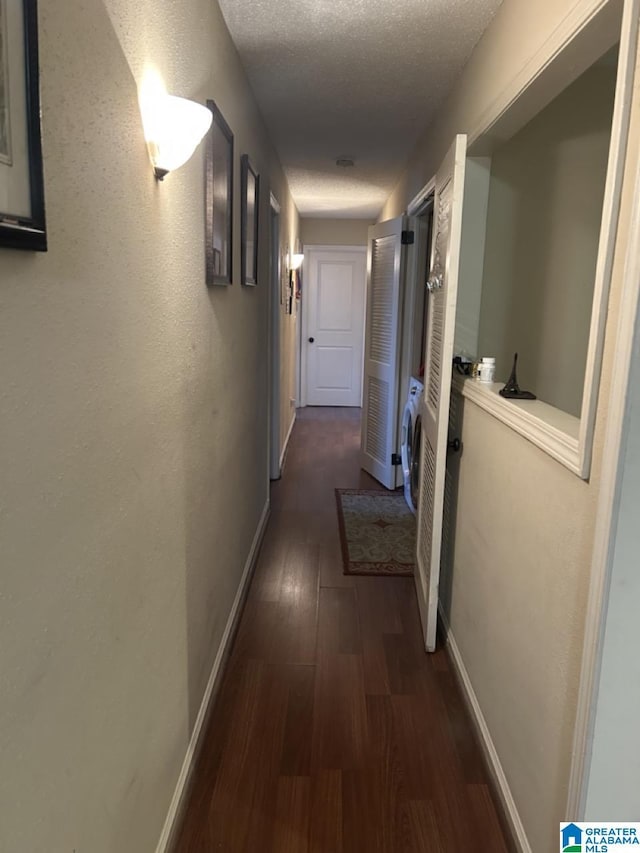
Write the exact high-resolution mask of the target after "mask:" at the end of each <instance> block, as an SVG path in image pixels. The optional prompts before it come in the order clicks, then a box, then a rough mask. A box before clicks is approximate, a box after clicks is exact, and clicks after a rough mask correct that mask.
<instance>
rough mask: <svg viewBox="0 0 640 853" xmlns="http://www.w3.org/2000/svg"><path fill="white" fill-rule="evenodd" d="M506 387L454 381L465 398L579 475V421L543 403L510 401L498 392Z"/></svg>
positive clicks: (502, 384)
mask: <svg viewBox="0 0 640 853" xmlns="http://www.w3.org/2000/svg"><path fill="white" fill-rule="evenodd" d="M503 387H504V383H503V382H491V383H489V382H486V383H485V382H478V380H477V379H459V378H458V377H456V378H455V379H454V388H455V389H456V390H457V391H459V392H460V393H461V394H462V396H463V397H465V398H466V399H467V400H471V402H472V403H475V404H476V406H479V407H480V408H481V409H484V411H485V412H488V413H489V414H490V415H493V417H494V418H497V419H498V420H499V421H502V423H503V424H506V425H507V426H508V427H510V428H511V429H512V430H515V432H517V433H519V434H520V435H522V436H523V437H524V438H526V439H527V440H528V441H530V442H531V443H532V444H535V445H536V446H537V447H539V448H540V449H541V450H544V452H545V453H548V454H549V456H552V457H553V458H554V459H555V460H556V461H557V462H560V463H561V464H562V465H564V466H565V467H566V468H568V469H569V470H570V471H573V473H574V474H578V475H580V473H581V468H580V448H579V438H578V436H579V430H580V419H579V418H576V417H574V416H573V415H569V414H567V412H563V411H562V410H561V409H556V408H555V407H554V406H550V405H549V404H548V403H543V402H542V401H541V400H507V399H505V398H504V397H501V396H500V394H499V393H498V392H499V390H500V388H503Z"/></svg>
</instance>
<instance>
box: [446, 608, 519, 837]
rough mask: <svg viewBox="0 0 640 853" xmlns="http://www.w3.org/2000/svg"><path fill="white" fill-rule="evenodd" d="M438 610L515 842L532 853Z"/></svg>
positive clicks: (458, 656) (486, 727) (479, 712)
mask: <svg viewBox="0 0 640 853" xmlns="http://www.w3.org/2000/svg"><path fill="white" fill-rule="evenodd" d="M438 610H439V615H440V620H441V622H442V625H443V627H444V630H445V634H446V637H447V645H448V647H449V651H450V653H451V660H452V661H453V665H454V667H455V670H456V675H457V677H458V681H459V683H460V686H461V688H462V691H463V693H464V697H465V699H466V702H467V707H468V709H469V712H470V713H471V716H472V718H473V722H474V724H475V727H476V731H477V733H478V736H479V738H480V745H481V747H482V752H483V754H484V758H485V761H486V763H487V766H488V768H489V771H490V773H491V775H492V777H493V782H494V784H495V788H496V791H497V793H498V795H499V797H500V801H501V804H502V809H503V811H504V814H505V817H506V819H507V821H508V822H509V826H510V829H511V835H512V838H513V841H514V843H515V845H516V847H517V849H518V850H519V851H520V853H531V845H530V844H529V840H528V838H527V834H526V832H525V831H524V826H523V825H522V820H521V819H520V815H519V814H518V809H517V807H516V803H515V800H514V799H513V795H512V793H511V789H510V788H509V783H508V782H507V777H506V775H505V772H504V770H503V769H502V764H501V763H500V758H499V756H498V751H497V749H496V747H495V744H494V742H493V740H492V738H491V732H490V731H489V727H488V726H487V722H486V720H485V718H484V715H483V713H482V709H481V708H480V703H479V702H478V697H477V696H476V694H475V692H474V689H473V686H472V684H471V679H470V678H469V673H468V672H467V669H466V667H465V665H464V661H463V659H462V654H461V653H460V649H459V648H458V645H457V643H456V641H455V637H454V636H453V633H452V631H451V628H450V626H449V622H448V621H447V618H446V616H445V615H444V613H443V611H442V608H441V607H440V606H439V607H438Z"/></svg>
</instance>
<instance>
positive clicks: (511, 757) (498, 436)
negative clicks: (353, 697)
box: [380, 0, 640, 853]
mask: <svg viewBox="0 0 640 853" xmlns="http://www.w3.org/2000/svg"><path fill="white" fill-rule="evenodd" d="M573 5H574V4H571V3H567V2H563V3H557V2H556V0H544V2H541V3H536V4H530V3H528V2H526V0H505V2H504V3H503V5H502V7H501V8H500V10H499V11H498V13H497V15H496V18H495V19H494V21H493V22H492V24H491V26H490V27H489V29H488V30H487V32H486V34H485V36H484V37H483V39H482V40H481V42H480V43H479V44H478V46H477V48H476V50H475V52H474V54H473V56H472V57H471V60H470V62H469V64H468V66H467V68H466V70H465V71H464V73H463V74H462V76H461V78H460V80H459V82H458V84H457V86H456V89H455V91H454V92H453V93H452V95H451V97H450V98H449V99H448V100H447V102H446V103H445V105H444V107H443V109H442V110H441V112H440V115H439V118H438V120H437V121H436V123H435V124H434V125H433V126H432V127H431V128H430V129H429V132H428V134H427V135H426V136H425V137H424V139H423V140H422V141H421V142H420V144H419V145H418V147H417V149H416V152H415V154H414V156H413V158H412V159H411V162H410V163H409V166H408V168H407V170H406V172H405V173H404V174H403V176H402V178H401V180H400V182H399V184H398V187H397V188H396V190H395V191H394V193H393V194H392V196H391V197H390V199H389V201H388V202H387V204H386V205H385V207H384V209H383V211H382V213H381V217H380V218H381V219H387V218H390V217H393V216H397V215H398V214H399V213H400V212H402V210H403V209H405V208H406V205H407V203H408V201H409V200H410V199H411V198H412V197H413V196H414V195H415V194H416V193H417V192H418V190H419V189H420V188H421V187H422V186H424V184H426V182H427V181H428V180H429V179H430V177H431V176H432V175H433V174H434V173H435V171H436V169H437V167H438V165H439V163H440V161H441V159H442V157H443V155H444V153H445V152H446V150H447V148H448V147H449V145H450V144H451V141H452V139H453V137H454V135H455V133H457V132H466V131H469V130H470V129H472V128H473V127H475V126H476V125H477V124H478V123H479V121H480V118H481V116H482V115H483V113H485V112H486V111H487V109H488V108H489V107H490V105H491V104H492V103H493V101H494V100H495V99H496V98H497V97H498V95H499V94H500V92H501V91H502V90H503V89H504V87H505V86H506V84H507V82H508V81H509V80H510V79H511V78H512V77H513V76H514V75H515V74H516V73H518V72H519V71H520V70H521V69H522V68H523V67H524V65H525V63H526V62H527V61H528V60H529V58H530V57H532V56H533V55H534V53H535V52H536V50H537V49H538V48H540V47H541V46H542V45H543V43H544V42H545V41H546V39H547V38H548V37H549V35H550V34H551V33H552V32H553V30H554V29H555V27H557V26H558V25H559V24H560V23H561V21H562V20H563V19H564V18H565V17H566V16H567V14H568V12H569V10H570V8H571V7H572V6H573ZM639 95H640V93H639V92H638V91H637V89H636V93H635V99H634V104H635V106H634V109H635V115H634V117H633V118H632V134H631V139H630V144H629V154H628V157H627V166H626V172H625V180H624V188H623V199H622V207H621V215H620V223H619V228H618V241H617V247H616V259H615V265H614V272H613V280H612V291H611V296H610V301H609V313H608V318H607V329H606V343H605V353H604V362H603V369H602V380H601V385H600V403H599V409H598V414H597V421H596V434H595V442H594V461H593V466H592V471H591V479H590V482H588V483H587V482H583V481H581V480H580V479H579V478H577V477H576V476H575V475H573V474H572V473H570V472H569V471H568V470H567V469H566V468H564V467H563V466H562V465H560V464H558V463H556V462H554V461H553V460H552V459H551V458H550V457H548V456H547V455H546V454H544V453H543V452H542V451H540V450H538V449H537V448H535V447H534V446H533V445H532V444H530V443H529V442H527V441H526V440H525V439H524V438H522V437H520V436H518V435H517V434H516V433H514V432H513V431H511V430H509V429H508V428H507V427H506V426H504V425H503V424H501V423H500V422H498V421H497V420H496V419H495V418H493V417H492V416H491V415H489V414H487V413H485V412H483V411H481V410H480V409H478V408H477V407H476V406H475V405H474V404H473V403H469V402H468V401H467V402H466V403H465V405H464V423H463V427H462V441H463V453H462V457H461V460H460V482H459V500H458V506H457V523H456V529H455V551H454V565H453V571H452V574H451V575H449V576H446V575H445V576H444V577H443V578H442V579H441V585H442V587H441V591H442V593H443V598H444V603H445V608H446V611H447V613H448V615H449V618H450V622H451V627H452V631H453V634H454V636H455V639H456V641H457V644H458V646H459V648H460V651H461V654H462V658H463V661H464V664H465V667H466V669H467V671H468V674H469V677H470V680H471V683H472V686H473V689H474V691H475V692H476V694H477V696H478V699H479V702H480V707H481V710H482V713H483V715H484V717H485V720H486V722H487V725H488V728H489V731H490V733H491V737H492V739H493V741H494V743H495V745H496V748H497V751H498V756H499V759H500V761H501V763H502V766H503V769H504V771H505V774H506V777H507V780H508V783H509V786H510V788H511V791H512V793H513V796H514V798H515V803H516V806H517V809H518V811H519V813H520V816H521V818H522V820H523V823H524V827H525V830H526V833H527V836H528V839H529V842H530V845H531V849H532V851H533V853H555V851H556V850H557V832H558V829H557V827H558V821H560V820H561V819H563V818H564V817H565V804H566V796H567V790H568V779H569V769H570V763H571V747H572V737H573V725H574V718H575V711H576V697H577V689H578V681H579V673H580V663H581V652H582V637H583V630H584V625H583V622H584V608H585V603H586V599H587V592H588V581H589V563H590V558H591V550H592V535H593V533H592V531H593V526H594V521H595V504H596V499H597V495H598V486H599V482H600V467H601V458H602V437H603V429H604V426H605V422H606V414H607V413H606V407H605V402H604V401H606V400H607V398H608V397H607V392H608V387H609V381H610V377H611V375H612V370H613V369H614V365H613V364H612V342H613V340H614V339H615V334H616V327H617V321H618V311H617V307H618V301H619V292H620V286H621V279H622V270H623V255H624V250H625V246H626V240H627V232H628V222H629V213H630V209H631V204H632V198H633V188H634V187H633V185H634V176H635V172H636V169H637V167H638V150H639V149H640V146H639V138H638V137H639V134H638V130H639V128H640V97H639Z"/></svg>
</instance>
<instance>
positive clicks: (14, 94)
mask: <svg viewBox="0 0 640 853" xmlns="http://www.w3.org/2000/svg"><path fill="white" fill-rule="evenodd" d="M0 246H7V247H9V248H12V249H27V250H31V251H37V252H46V250H47V231H46V226H45V215H44V177H43V171H42V140H41V132H40V93H39V84H38V9H37V2H36V0H0Z"/></svg>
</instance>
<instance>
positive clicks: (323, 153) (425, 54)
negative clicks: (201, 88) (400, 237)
mask: <svg viewBox="0 0 640 853" xmlns="http://www.w3.org/2000/svg"><path fill="white" fill-rule="evenodd" d="M500 2H501V0H220V6H221V8H222V12H223V14H224V17H225V20H226V22H227V25H228V27H229V30H230V31H231V35H232V37H233V40H234V42H235V44H236V46H237V48H238V50H239V52H240V56H241V58H242V61H243V63H244V66H245V68H246V70H247V73H248V75H249V79H250V81H251V85H252V87H253V90H254V92H255V95H256V98H257V100H258V103H259V105H260V109H261V111H262V114H263V116H264V119H265V122H266V124H267V127H268V129H269V133H270V134H271V138H272V140H273V142H274V144H275V146H276V149H277V151H278V154H279V156H280V159H281V162H282V164H283V166H284V169H285V172H286V174H287V178H288V180H289V184H290V186H291V191H292V193H293V197H294V200H295V202H296V204H297V206H298V209H299V211H300V213H301V214H302V215H303V216H342V217H371V218H375V217H376V216H377V214H378V213H379V211H380V209H381V207H382V205H383V203H384V202H385V201H386V199H387V197H388V196H389V194H390V192H391V191H392V189H393V187H394V186H395V184H396V182H397V180H398V178H399V175H400V173H401V171H402V169H403V167H404V165H405V163H406V160H407V157H408V156H409V154H410V152H411V150H412V149H413V147H414V145H415V144H416V142H417V140H418V137H419V136H420V134H421V132H422V131H424V130H425V128H426V127H427V125H428V123H429V121H430V119H431V118H432V117H433V115H434V112H435V111H436V109H437V108H438V106H439V104H440V103H441V101H442V100H443V98H444V97H445V96H446V94H447V92H448V91H449V90H450V88H451V87H452V85H453V83H454V81H455V79H456V77H457V76H458V74H459V73H460V70H461V68H462V66H463V65H464V63H465V61H466V60H467V58H468V57H469V54H470V53H471V51H472V49H473V47H474V45H475V44H476V42H477V41H478V39H479V38H480V36H481V35H482V32H483V31H484V30H485V28H486V27H487V25H488V23H489V21H490V20H491V18H492V17H493V15H494V13H495V11H496V9H497V8H498V6H499V5H500ZM340 156H347V157H353V158H354V159H355V161H356V165H355V167H354V168H349V169H344V168H340V167H338V166H336V165H335V161H336V158H337V157H340Z"/></svg>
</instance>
